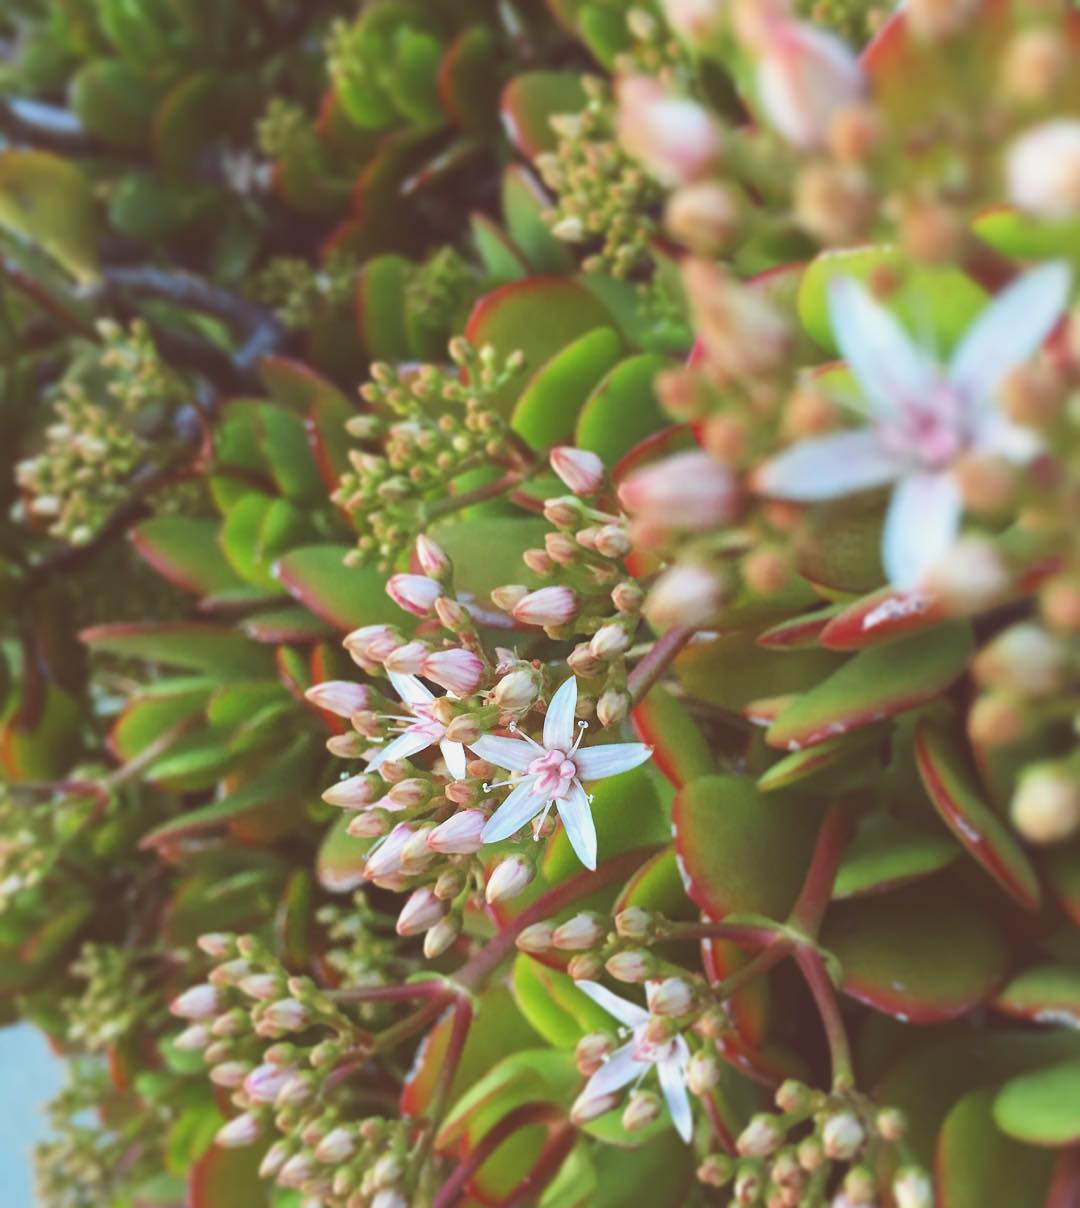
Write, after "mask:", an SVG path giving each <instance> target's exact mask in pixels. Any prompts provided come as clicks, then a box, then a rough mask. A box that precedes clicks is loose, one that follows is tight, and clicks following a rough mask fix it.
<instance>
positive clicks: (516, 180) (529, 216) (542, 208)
mask: <svg viewBox="0 0 1080 1208" xmlns="http://www.w3.org/2000/svg"><path fill="white" fill-rule="evenodd" d="M500 201H501V203H502V214H503V221H504V222H505V223H506V230H507V234H508V235H509V237H510V241H511V243H512V244H513V246H514V247H515V248H517V249H519V250H520V252H521V254H522V255H523V256H524V257H525V260H526V261H527V263H528V266H529V268H530V269H531V270H532V272H534V273H555V274H559V275H561V274H564V273H570V272H571V270H572V269H573V267H574V257H573V255H572V254H571V252H570V249H569V248H568V247H567V246H566V244H565V243H561V242H560V241H559V240H558V239H556V238H555V236H554V235H553V234H552V233H551V227H550V226H549V225H548V224H547V222H546V221H545V220H544V214H545V212H546V211H547V210H548V209H549V208H550V206H551V201H550V198H549V197H548V195H547V193H546V192H545V191H544V188H543V186H542V185H541V184H540V182H539V181H538V180H537V179H536V177H535V176H534V175H533V174H532V173H531V172H530V171H529V170H528V169H527V168H525V167H523V166H522V165H521V164H511V165H510V166H509V167H508V168H507V169H506V170H505V171H504V172H503V176H502V187H501V189H500ZM583 330H584V329H583Z"/></svg>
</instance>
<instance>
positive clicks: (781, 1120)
mask: <svg viewBox="0 0 1080 1208" xmlns="http://www.w3.org/2000/svg"><path fill="white" fill-rule="evenodd" d="M776 1106H777V1109H778V1110H777V1111H776V1112H774V1113H768V1112H762V1113H760V1114H758V1115H756V1116H754V1117H753V1118H752V1119H751V1120H750V1121H749V1123H748V1124H747V1125H746V1127H745V1128H744V1129H743V1131H742V1132H741V1133H740V1134H739V1136H738V1137H737V1138H736V1142H735V1145H736V1149H737V1151H738V1156H737V1157H729V1156H728V1155H726V1154H721V1153H713V1154H710V1155H709V1156H708V1157H707V1158H705V1160H704V1161H703V1162H702V1163H701V1165H700V1166H699V1168H698V1178H699V1179H700V1180H701V1181H702V1182H703V1183H705V1184H706V1185H708V1186H711V1187H731V1188H732V1190H733V1193H734V1199H733V1200H732V1203H733V1204H739V1205H744V1204H745V1205H761V1206H762V1208H825V1205H827V1204H828V1205H831V1206H832V1208H875V1206H876V1205H880V1204H884V1203H894V1204H896V1205H897V1206H898V1208H933V1204H934V1196H933V1189H932V1184H931V1181H930V1178H929V1176H928V1175H927V1174H926V1173H925V1172H923V1171H922V1170H920V1169H919V1168H918V1167H916V1166H911V1165H907V1164H904V1165H900V1164H898V1162H897V1160H896V1157H894V1156H892V1155H902V1154H903V1152H904V1140H903V1139H904V1131H905V1121H904V1117H903V1114H902V1113H901V1112H899V1111H897V1110H896V1109H895V1108H882V1109H879V1108H875V1107H874V1105H873V1104H872V1103H871V1102H870V1101H869V1100H867V1099H866V1098H865V1097H864V1096H861V1095H858V1094H856V1093H854V1092H850V1091H849V1092H845V1093H843V1094H839V1093H833V1094H827V1093H825V1092H823V1091H817V1090H813V1089H811V1088H810V1087H808V1086H806V1085H804V1084H803V1083H801V1082H798V1081H795V1080H794V1079H789V1080H788V1081H786V1082H784V1083H783V1084H782V1085H781V1086H780V1087H779V1089H778V1090H777V1092H776ZM889 1151H892V1155H890V1152H889ZM882 1170H896V1174H895V1175H894V1176H887V1178H888V1181H887V1182H886V1184H885V1185H882V1182H881V1180H882V1175H881V1171H882ZM841 1172H843V1173H841ZM890 1196H891V1198H890Z"/></svg>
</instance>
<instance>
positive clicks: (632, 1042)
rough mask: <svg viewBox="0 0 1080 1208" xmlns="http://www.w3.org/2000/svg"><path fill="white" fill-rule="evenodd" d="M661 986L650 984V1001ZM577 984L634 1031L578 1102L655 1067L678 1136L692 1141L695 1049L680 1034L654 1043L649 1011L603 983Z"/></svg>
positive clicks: (605, 1092)
mask: <svg viewBox="0 0 1080 1208" xmlns="http://www.w3.org/2000/svg"><path fill="white" fill-rule="evenodd" d="M660 984H661V983H660V982H649V983H647V984H646V986H645V994H646V997H650V998H651V994H652V991H653V988H654V986H659V985H660ZM576 985H577V987H578V989H579V990H583V991H584V992H585V993H586V994H587V995H588V996H589V997H590V998H591V999H592V1000H593V1002H594V1003H596V1004H597V1006H600V1007H603V1008H604V1010H605V1011H607V1013H608V1014H609V1015H612V1016H614V1017H615V1018H616V1019H617V1020H618V1021H619V1023H621V1024H623V1025H624V1026H625V1027H626V1028H627V1029H629V1031H630V1039H629V1041H628V1042H627V1043H626V1044H624V1045H623V1046H622V1048H619V1049H616V1050H615V1052H614V1053H612V1054H611V1056H610V1057H609V1058H608V1059H607V1060H606V1061H605V1062H604V1064H603V1065H602V1066H601V1067H600V1068H599V1069H598V1070H597V1071H596V1073H595V1074H593V1076H592V1077H591V1078H590V1079H589V1081H588V1082H587V1083H586V1084H585V1089H584V1090H583V1091H582V1092H581V1094H580V1095H579V1096H578V1103H580V1104H586V1103H588V1102H589V1100H593V1099H602V1098H604V1097H605V1096H607V1095H611V1094H613V1093H614V1092H615V1091H619V1090H622V1088H623V1087H624V1086H629V1085H630V1083H631V1082H639V1081H640V1080H641V1079H642V1078H643V1077H644V1076H645V1075H646V1074H647V1073H648V1072H649V1070H650V1069H651V1068H652V1067H653V1066H655V1067H656V1075H657V1077H658V1078H659V1080H660V1090H661V1092H662V1093H663V1096H664V1101H665V1102H666V1103H667V1106H668V1111H669V1112H670V1113H671V1122H672V1123H673V1124H674V1125H675V1130H676V1132H678V1134H679V1136H680V1137H682V1139H683V1140H684V1141H686V1142H687V1143H689V1141H690V1138H691V1136H692V1135H693V1132H694V1113H693V1109H692V1108H691V1106H690V1094H689V1092H688V1090H687V1089H686V1068H687V1065H688V1064H689V1062H690V1049H689V1046H688V1045H687V1043H686V1041H685V1040H684V1039H683V1038H682V1037H681V1036H673V1037H672V1038H671V1039H670V1040H667V1041H665V1042H664V1043H663V1044H654V1043H653V1042H652V1041H651V1040H650V1039H649V1037H648V1035H647V1029H648V1025H649V1019H650V1018H651V1017H650V1015H649V1012H648V1011H646V1010H645V1009H644V1008H642V1007H639V1006H638V1005H637V1004H636V1003H632V1002H628V1001H627V1000H626V999H625V998H620V997H619V996H618V995H617V994H612V992H611V991H610V990H608V989H607V988H606V987H604V986H602V985H600V983H599V982H594V981H579V982H577V983H576Z"/></svg>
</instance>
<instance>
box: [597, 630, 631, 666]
mask: <svg viewBox="0 0 1080 1208" xmlns="http://www.w3.org/2000/svg"><path fill="white" fill-rule="evenodd" d="M629 648H630V637H629V635H628V634H627V632H626V629H625V628H624V627H623V626H622V625H602V626H601V627H600V628H599V629H598V630H597V631H596V632H595V633H594V634H593V635H592V639H591V640H590V642H589V652H590V653H591V654H592V656H593V658H597V659H603V660H605V661H606V660H607V659H613V658H614V657H615V656H616V655H618V654H622V653H623V651H624V650H629Z"/></svg>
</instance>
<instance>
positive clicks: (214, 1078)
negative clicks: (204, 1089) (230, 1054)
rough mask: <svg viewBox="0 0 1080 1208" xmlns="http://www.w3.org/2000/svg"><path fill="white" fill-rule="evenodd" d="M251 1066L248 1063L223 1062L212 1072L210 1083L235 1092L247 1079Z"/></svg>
mask: <svg viewBox="0 0 1080 1208" xmlns="http://www.w3.org/2000/svg"><path fill="white" fill-rule="evenodd" d="M250 1069H251V1066H250V1064H249V1063H248V1062H246V1061H223V1062H221V1064H220V1065H215V1066H214V1067H213V1069H211V1071H210V1081H211V1082H212V1083H213V1084H214V1085H215V1086H223V1087H226V1088H228V1089H229V1090H235V1089H236V1088H237V1087H238V1086H240V1085H241V1083H242V1082H243V1081H244V1079H245V1078H246V1077H247V1074H248V1071H249V1070H250Z"/></svg>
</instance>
